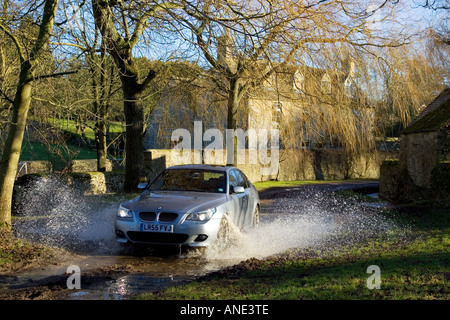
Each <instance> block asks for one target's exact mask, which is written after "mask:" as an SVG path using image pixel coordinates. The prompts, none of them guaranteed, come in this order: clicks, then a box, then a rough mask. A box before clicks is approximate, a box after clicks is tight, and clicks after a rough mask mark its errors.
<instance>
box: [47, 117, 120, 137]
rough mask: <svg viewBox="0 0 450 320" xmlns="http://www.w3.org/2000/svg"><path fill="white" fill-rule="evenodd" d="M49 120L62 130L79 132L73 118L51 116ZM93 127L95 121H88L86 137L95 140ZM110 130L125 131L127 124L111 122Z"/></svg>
mask: <svg viewBox="0 0 450 320" xmlns="http://www.w3.org/2000/svg"><path fill="white" fill-rule="evenodd" d="M48 122H49V123H50V124H52V125H54V126H59V127H60V128H61V129H62V130H65V131H68V132H71V133H73V134H78V133H77V127H76V122H75V121H73V120H68V119H55V118H50V119H48ZM93 127H94V122H93V121H88V122H87V126H86V127H85V136H86V138H89V139H92V140H95V134H94V130H93V129H92V128H93ZM109 132H110V133H122V132H125V125H123V124H122V123H120V122H110V123H109Z"/></svg>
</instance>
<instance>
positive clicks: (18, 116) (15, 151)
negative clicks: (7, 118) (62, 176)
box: [0, 0, 58, 228]
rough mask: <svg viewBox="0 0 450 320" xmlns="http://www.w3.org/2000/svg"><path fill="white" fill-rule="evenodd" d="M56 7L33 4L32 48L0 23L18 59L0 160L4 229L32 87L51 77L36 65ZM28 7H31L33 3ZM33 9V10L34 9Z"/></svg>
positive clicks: (53, 1) (0, 210) (8, 222)
mask: <svg viewBox="0 0 450 320" xmlns="http://www.w3.org/2000/svg"><path fill="white" fill-rule="evenodd" d="M57 4H58V1H57V0H46V1H45V2H44V6H43V8H39V7H40V5H38V4H37V5H36V7H37V8H38V9H40V10H42V16H41V17H40V19H39V20H38V21H37V22H36V23H38V24H39V33H38V35H37V37H36V40H35V41H34V45H33V46H32V47H31V49H30V48H24V47H23V45H22V42H21V41H20V39H19V37H18V36H16V35H15V31H16V30H15V29H14V24H9V25H7V24H5V22H6V21H5V20H4V19H5V18H6V17H4V16H3V17H2V21H1V22H0V29H1V30H2V32H4V33H5V34H6V35H7V36H8V37H9V38H10V39H11V40H12V41H13V43H14V45H15V47H16V54H17V55H18V57H19V60H20V77H19V80H18V83H17V86H16V92H15V96H14V98H13V99H11V102H12V118H11V123H10V125H9V131H8V137H7V139H6V142H5V145H4V148H3V152H2V157H1V160H0V226H3V227H7V228H10V227H11V201H12V200H11V199H12V193H13V187H14V179H15V176H16V172H17V164H18V161H19V157H20V153H21V149H22V140H23V135H24V130H25V125H26V120H27V115H28V110H29V107H30V102H31V96H32V88H33V84H34V82H35V81H36V80H37V79H39V78H42V77H49V76H53V75H37V74H36V65H37V64H38V61H39V57H40V56H41V55H42V54H43V52H44V51H45V50H46V47H47V44H48V42H49V39H50V37H51V34H52V30H53V25H54V19H55V13H56V8H57ZM3 5H7V3H6V2H4V3H3ZM31 7H34V6H33V4H32V5H31ZM36 7H34V8H33V9H36ZM21 9H27V8H21ZM28 9H30V7H28ZM6 12H8V9H6V8H5V7H4V8H3V13H6Z"/></svg>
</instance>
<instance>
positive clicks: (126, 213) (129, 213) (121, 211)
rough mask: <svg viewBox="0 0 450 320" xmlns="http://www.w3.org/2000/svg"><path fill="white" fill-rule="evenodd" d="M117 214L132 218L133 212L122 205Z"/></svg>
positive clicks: (121, 216)
mask: <svg viewBox="0 0 450 320" xmlns="http://www.w3.org/2000/svg"><path fill="white" fill-rule="evenodd" d="M117 216H118V217H119V218H132V217H133V212H132V211H131V210H129V209H127V208H124V207H122V206H120V207H119V210H118V211H117Z"/></svg>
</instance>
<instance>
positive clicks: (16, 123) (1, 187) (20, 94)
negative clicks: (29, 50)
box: [0, 67, 32, 228]
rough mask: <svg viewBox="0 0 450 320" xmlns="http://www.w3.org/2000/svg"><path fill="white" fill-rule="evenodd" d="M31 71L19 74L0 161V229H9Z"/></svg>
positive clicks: (27, 108)
mask: <svg viewBox="0 0 450 320" xmlns="http://www.w3.org/2000/svg"><path fill="white" fill-rule="evenodd" d="M30 74H31V71H30V69H29V67H28V68H27V70H24V71H22V72H21V75H20V79H21V80H20V83H21V84H20V85H19V86H18V88H17V91H16V96H15V99H14V110H13V117H12V121H11V124H10V128H9V132H8V137H7V139H6V143H5V146H4V148H3V154H2V158H1V160H0V227H7V228H11V209H12V208H11V205H12V195H13V189H14V181H15V179H16V173H17V165H18V163H19V157H20V153H21V150H22V141H23V135H24V132H25V126H26V122H27V115H28V110H29V108H30V102H31V88H32V82H31V81H30V82H27V81H26V80H27V79H29V76H30Z"/></svg>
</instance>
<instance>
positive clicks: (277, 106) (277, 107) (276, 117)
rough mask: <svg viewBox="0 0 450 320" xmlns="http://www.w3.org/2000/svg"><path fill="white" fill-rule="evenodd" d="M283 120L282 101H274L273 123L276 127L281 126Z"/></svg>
mask: <svg viewBox="0 0 450 320" xmlns="http://www.w3.org/2000/svg"><path fill="white" fill-rule="evenodd" d="M280 122H281V103H280V102H274V103H273V104H272V124H273V125H274V126H275V127H276V128H279V127H280Z"/></svg>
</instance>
